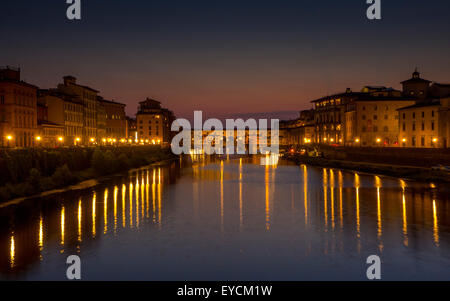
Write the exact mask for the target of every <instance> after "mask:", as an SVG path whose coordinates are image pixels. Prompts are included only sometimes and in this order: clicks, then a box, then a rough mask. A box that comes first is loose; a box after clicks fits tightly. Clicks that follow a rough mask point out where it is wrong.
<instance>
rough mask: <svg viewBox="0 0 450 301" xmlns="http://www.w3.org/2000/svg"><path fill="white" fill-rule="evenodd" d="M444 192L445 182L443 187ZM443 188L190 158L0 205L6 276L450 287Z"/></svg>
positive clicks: (0, 266) (449, 219) (448, 214)
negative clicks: (435, 283)
mask: <svg viewBox="0 0 450 301" xmlns="http://www.w3.org/2000/svg"><path fill="white" fill-rule="evenodd" d="M441 185H442V184H441ZM439 188H442V187H439V184H433V183H418V182H414V181H407V180H401V179H396V178H390V177H384V176H375V175H367V174H360V173H355V172H351V171H342V170H336V169H330V168H328V169H324V168H317V167H311V166H304V165H303V166H296V165H293V164H291V163H288V162H284V161H282V160H280V161H279V162H278V164H274V165H272V166H262V165H260V158H257V157H244V158H229V157H228V158H227V157H223V158H217V157H216V158H213V157H205V156H191V157H183V158H181V159H180V160H179V161H175V162H172V163H170V164H167V165H162V166H151V167H146V168H142V169H139V170H135V171H132V172H130V173H129V174H128V175H123V176H115V177H111V178H110V179H109V180H107V181H104V182H103V183H101V184H99V185H97V186H95V187H93V188H89V189H84V190H75V191H69V192H65V193H60V194H55V195H51V196H45V197H42V198H34V199H29V200H25V201H23V202H20V203H18V204H14V205H11V206H7V207H3V208H0V279H6V280H17V279H18V280H65V279H66V269H67V267H68V265H67V264H66V258H67V257H68V256H69V255H78V256H79V257H80V259H81V270H82V279H83V280H255V281H258V280H364V279H367V278H366V269H367V267H368V264H367V263H366V259H367V257H368V256H370V255H378V256H379V257H380V258H381V261H382V264H381V267H382V279H384V280H420V279H423V280H432V279H436V280H448V279H450V206H449V204H450V203H449V201H450V200H449V196H448V195H447V194H445V193H439V191H440V189H439Z"/></svg>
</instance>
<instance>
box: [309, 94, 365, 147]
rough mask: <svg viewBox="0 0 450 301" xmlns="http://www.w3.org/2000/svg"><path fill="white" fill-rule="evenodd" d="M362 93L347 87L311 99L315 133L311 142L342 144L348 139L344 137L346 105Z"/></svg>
mask: <svg viewBox="0 0 450 301" xmlns="http://www.w3.org/2000/svg"><path fill="white" fill-rule="evenodd" d="M361 94H363V93H362V92H361V93H360V92H352V90H351V89H349V88H348V89H347V90H346V92H344V93H338V94H334V95H330V96H326V97H322V98H319V99H316V100H313V101H312V103H313V104H314V125H315V135H314V139H313V142H315V143H319V144H331V145H344V143H345V141H348V140H350V138H348V137H346V133H347V132H346V131H345V129H346V124H345V122H346V111H347V110H348V105H349V104H352V103H354V101H355V100H356V99H357V98H358V97H360V96H361Z"/></svg>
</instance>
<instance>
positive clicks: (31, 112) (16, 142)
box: [0, 67, 38, 147]
mask: <svg viewBox="0 0 450 301" xmlns="http://www.w3.org/2000/svg"><path fill="white" fill-rule="evenodd" d="M37 90H38V88H37V87H36V86H34V85H31V84H29V83H26V82H24V81H22V80H21V78H20V69H16V68H11V67H0V135H1V138H0V139H1V143H0V145H1V146H2V147H32V146H34V145H35V140H36V135H37V131H38V129H37Z"/></svg>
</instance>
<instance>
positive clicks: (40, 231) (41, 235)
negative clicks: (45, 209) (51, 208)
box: [39, 214, 44, 252]
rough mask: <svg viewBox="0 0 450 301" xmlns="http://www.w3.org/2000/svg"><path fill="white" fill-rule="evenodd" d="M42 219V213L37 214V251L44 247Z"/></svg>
mask: <svg viewBox="0 0 450 301" xmlns="http://www.w3.org/2000/svg"><path fill="white" fill-rule="evenodd" d="M43 224H44V220H43V218H42V214H41V215H40V216H39V251H40V252H42V250H43V249H44V225H43Z"/></svg>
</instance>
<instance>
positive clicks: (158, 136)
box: [136, 98, 175, 145]
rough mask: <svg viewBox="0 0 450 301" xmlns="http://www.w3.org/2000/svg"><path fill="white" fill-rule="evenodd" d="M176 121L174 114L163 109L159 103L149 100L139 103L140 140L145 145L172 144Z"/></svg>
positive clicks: (138, 128)
mask: <svg viewBox="0 0 450 301" xmlns="http://www.w3.org/2000/svg"><path fill="white" fill-rule="evenodd" d="M174 120H175V116H174V114H173V113H172V112H171V111H170V110H168V109H165V108H162V107H161V103H160V102H159V101H157V100H154V99H149V98H147V99H146V100H144V101H142V102H140V103H139V108H138V112H137V114H136V121H137V133H138V140H139V141H140V142H143V143H152V144H164V145H168V144H170V142H171V139H172V133H171V125H172V122H173V121H174Z"/></svg>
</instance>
